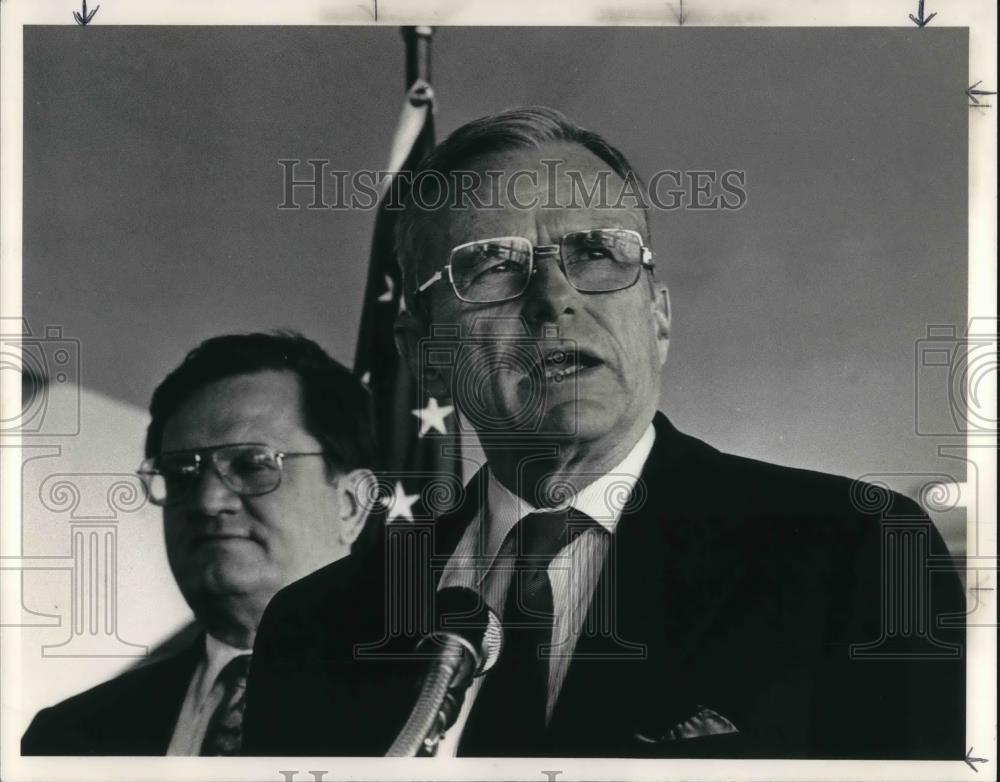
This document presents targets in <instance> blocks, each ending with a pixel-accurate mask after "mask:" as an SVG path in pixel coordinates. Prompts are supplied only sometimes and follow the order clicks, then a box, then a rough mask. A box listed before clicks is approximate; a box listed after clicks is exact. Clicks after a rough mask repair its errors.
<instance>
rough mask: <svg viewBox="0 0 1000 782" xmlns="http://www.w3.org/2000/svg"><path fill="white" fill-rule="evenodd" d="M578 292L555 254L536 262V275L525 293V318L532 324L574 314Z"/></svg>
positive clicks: (545, 256)
mask: <svg viewBox="0 0 1000 782" xmlns="http://www.w3.org/2000/svg"><path fill="white" fill-rule="evenodd" d="M579 296H580V292H579V291H578V290H577V289H576V288H574V287H573V286H572V285H571V284H570V282H569V280H568V279H567V278H566V275H565V273H563V270H562V267H561V265H560V263H559V256H558V255H543V256H540V257H537V258H536V259H535V273H534V275H533V276H532V278H531V280H530V281H529V282H528V289H527V290H526V291H525V292H524V312H523V314H524V317H525V318H526V319H527V320H529V321H532V322H535V323H545V322H551V321H555V320H557V319H558V318H559V316H560V315H562V314H564V313H565V314H569V313H572V312H574V311H575V308H576V302H577V299H578V297H579Z"/></svg>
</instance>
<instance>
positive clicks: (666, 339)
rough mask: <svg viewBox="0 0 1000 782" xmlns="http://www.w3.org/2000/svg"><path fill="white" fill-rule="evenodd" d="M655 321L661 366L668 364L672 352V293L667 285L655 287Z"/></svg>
mask: <svg viewBox="0 0 1000 782" xmlns="http://www.w3.org/2000/svg"><path fill="white" fill-rule="evenodd" d="M652 308H653V319H654V322H655V324H656V325H655V328H656V346H657V350H658V351H659V354H660V366H663V365H664V364H665V363H667V353H668V351H669V350H670V312H671V310H670V291H669V290H668V289H667V286H666V285H662V284H661V285H654V286H653V303H652Z"/></svg>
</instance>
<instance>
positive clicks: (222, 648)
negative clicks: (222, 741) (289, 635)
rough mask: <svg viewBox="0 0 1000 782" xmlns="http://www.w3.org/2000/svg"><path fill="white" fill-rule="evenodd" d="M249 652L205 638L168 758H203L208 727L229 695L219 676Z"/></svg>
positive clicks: (210, 636)
mask: <svg viewBox="0 0 1000 782" xmlns="http://www.w3.org/2000/svg"><path fill="white" fill-rule="evenodd" d="M250 651H251V650H250V649H237V648H236V647H235V646H230V645H229V644H227V643H223V642H222V641H220V640H219V639H218V638H216V637H215V636H212V635H208V634H207V633H206V634H205V653H204V654H203V655H202V658H201V661H200V662H199V663H198V665H197V666H196V667H195V669H194V675H193V676H192V677H191V683H190V684H189V685H188V688H187V694H186V695H185V696H184V703H183V704H182V705H181V712H180V714H179V715H178V717H177V725H176V726H174V735H173V737H172V738H171V739H170V746H169V747H167V754H168V755H200V754H201V744H202V742H203V741H204V740H205V732H206V731H207V730H208V723H209V721H210V720H211V719H212V714H213V713H215V709H216V707H217V706H218V705H219V704H220V703H221V702H222V699H223V698H224V697H225V694H226V688H225V686H224V685H223V684H222V682H220V681H219V680H218V679H219V674H220V673H221V672H222V669H223V668H225V667H226V663H228V662H229V661H230V660H232V659H234V658H236V657H239V656H240V655H241V654H250Z"/></svg>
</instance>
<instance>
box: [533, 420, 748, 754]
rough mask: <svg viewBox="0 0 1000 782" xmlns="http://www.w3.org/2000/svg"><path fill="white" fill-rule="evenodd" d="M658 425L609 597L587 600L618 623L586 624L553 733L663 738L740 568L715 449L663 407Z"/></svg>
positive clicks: (618, 546)
mask: <svg viewBox="0 0 1000 782" xmlns="http://www.w3.org/2000/svg"><path fill="white" fill-rule="evenodd" d="M654 426H655V428H656V441H655V443H654V446H653V450H652V451H651V453H650V456H649V458H648V459H647V461H646V465H645V466H644V468H643V472H642V475H641V476H640V480H639V483H638V484H637V486H636V488H635V490H634V491H633V493H632V497H631V498H630V500H629V503H628V504H627V506H626V508H625V510H624V512H623V514H622V516H621V518H620V520H619V522H618V526H617V527H616V530H615V534H614V536H613V538H612V543H611V547H610V549H609V553H608V556H607V558H606V560H605V563H604V568H603V569H602V572H601V577H600V580H599V583H598V586H597V588H596V589H595V593H594V594H595V596H603V599H601V600H594V601H592V602H591V605H590V609H589V612H588V617H587V622H586V623H585V627H591V628H605V629H607V628H611V630H612V631H611V632H610V633H609V632H599V633H593V632H592V633H584V634H583V635H581V637H580V639H579V641H578V643H577V647H576V650H575V651H574V656H573V661H572V663H571V664H570V668H569V672H568V675H567V679H566V682H565V685H564V687H563V690H562V692H561V694H560V697H559V701H558V703H557V704H556V709H555V712H554V713H553V718H552V721H551V723H550V733H551V735H552V738H553V740H554V741H555V742H556V744H559V743H560V742H561V741H570V740H572V742H573V744H574V745H576V746H580V736H581V735H593V736H594V737H595V740H601V741H605V742H606V741H610V740H612V739H610V737H611V736H614V735H617V736H618V742H619V743H620V741H622V740H625V741H630V740H632V739H633V736H634V734H636V733H641V734H643V735H645V736H648V734H649V733H653V734H655V735H653V736H652V738H658V736H659V734H662V733H663V732H665V731H666V730H667V729H669V728H670V727H672V726H673V725H675V724H677V723H679V722H681V721H683V720H684V719H686V718H688V717H690V716H691V715H692V714H693V713H694V711H695V710H696V709H695V707H696V704H697V699H698V697H699V693H698V692H697V691H689V689H690V685H691V681H690V677H688V676H686V675H685V668H686V665H687V664H689V662H690V660H691V658H692V657H693V656H695V655H696V654H697V652H698V649H699V645H700V643H701V642H702V640H703V636H704V633H705V630H706V629H707V628H708V627H709V626H711V624H712V622H713V620H714V619H715V618H716V617H717V615H718V612H719V611H720V610H721V607H722V606H723V605H724V604H725V602H726V601H727V600H728V599H729V598H730V597H731V595H732V593H733V587H734V585H735V584H736V583H737V580H738V574H739V572H740V571H741V570H742V568H743V565H742V563H741V562H740V561H739V560H738V559H737V558H735V557H734V556H733V554H734V551H733V549H732V547H727V546H725V545H722V544H723V543H724V541H725V535H726V525H727V520H726V515H725V514H724V513H723V512H721V511H720V510H719V509H718V508H719V505H718V503H717V502H716V497H717V496H718V492H719V485H718V476H716V475H715V474H714V473H713V471H712V462H713V455H714V454H716V453H717V452H716V451H715V450H714V449H712V448H710V447H709V446H707V445H705V444H704V443H701V442H700V441H698V440H695V439H693V438H690V437H687V436H686V435H683V434H681V433H679V432H678V431H677V430H676V429H674V427H673V426H672V425H671V424H670V422H669V421H668V420H667V419H666V417H665V416H663V415H662V414H657V416H656V418H655V419H654ZM605 606H606V608H605ZM602 613H604V614H609V615H605V616H602V615H601V614H602ZM637 650H638V652H637ZM597 737H602V738H600V739H598V738H597Z"/></svg>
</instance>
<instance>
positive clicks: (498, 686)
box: [458, 511, 594, 757]
mask: <svg viewBox="0 0 1000 782" xmlns="http://www.w3.org/2000/svg"><path fill="white" fill-rule="evenodd" d="M580 516H582V514H578V513H574V517H573V518H574V521H578V519H579V518H580ZM568 521H569V517H568V513H567V511H555V512H552V511H549V512H543V513H533V514H531V515H529V516H526V517H525V518H523V519H521V521H519V522H518V523H517V524H516V525H515V526H514V529H513V530H511V532H510V533H509V534H508V536H507V539H506V540H505V541H504V545H503V546H502V547H501V549H500V554H499V556H498V557H497V562H496V564H495V565H494V568H504V567H505V568H508V569H511V570H512V571H513V572H512V573H511V582H510V586H509V587H508V589H507V597H506V602H505V603H504V609H503V628H504V638H503V649H502V650H501V653H500V659H499V661H498V662H497V664H496V666H495V667H494V668H493V669H492V670H491V671H490V672H489V673H488V674H487V675H486V680H485V681H484V682H483V686H482V689H480V691H479V694H478V696H477V697H476V700H475V703H474V704H473V706H472V712H471V713H470V715H469V721H468V723H467V725H466V727H465V730H464V731H463V733H462V738H461V741H460V743H459V753H458V754H459V755H475V756H493V757H497V756H508V757H509V756H515V757H516V756H531V755H535V754H537V749H538V747H539V746H540V740H541V738H542V735H543V733H544V731H545V709H546V704H547V701H548V694H549V659H550V654H549V650H548V649H547V648H545V647H547V646H548V645H549V644H551V643H552V627H553V620H554V612H553V605H552V585H551V583H550V581H549V574H548V567H549V564H550V563H551V562H552V560H553V559H554V558H555V556H556V555H557V554H558V553H559V552H560V551H561V550H562V549H563V548H564V547H565V546H566V545H567V543H568V542H569V539H568V538H569V533H570V528H569V527H568V526H567V522H568ZM593 524H594V522H593V520H591V519H589V518H588V519H586V522H585V524H584V525H583V526H584V527H589V526H593ZM571 526H572V527H573V528H578V524H575V523H574V524H572V525H571Z"/></svg>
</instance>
